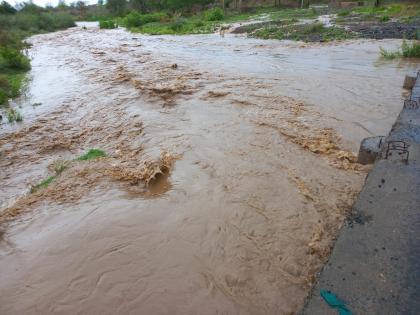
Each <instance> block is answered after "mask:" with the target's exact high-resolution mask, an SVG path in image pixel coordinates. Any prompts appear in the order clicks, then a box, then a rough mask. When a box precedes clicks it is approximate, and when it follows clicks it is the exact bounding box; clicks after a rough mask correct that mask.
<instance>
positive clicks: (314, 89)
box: [0, 27, 415, 314]
mask: <svg viewBox="0 0 420 315" xmlns="http://www.w3.org/2000/svg"><path fill="white" fill-rule="evenodd" d="M30 41H31V42H32V43H33V47H32V49H31V51H30V54H31V56H32V57H33V62H32V64H33V70H32V71H31V73H30V74H29V83H28V87H27V90H26V94H25V95H24V96H23V97H21V98H20V99H18V100H16V101H15V102H14V104H12V106H17V107H20V110H21V112H22V113H23V115H24V121H23V122H22V123H20V124H14V125H11V124H6V123H3V124H2V125H1V131H0V144H1V149H0V150H1V155H0V167H1V174H0V180H1V192H0V202H1V203H0V205H1V209H2V210H1V213H2V214H1V221H2V222H5V223H4V224H3V230H2V231H3V232H2V241H1V246H0V313H1V314H294V313H296V312H298V311H299V309H300V307H301V306H302V303H303V301H304V298H305V296H306V295H307V293H308V292H309V289H310V287H311V284H312V282H313V279H314V274H315V273H316V272H317V271H318V270H319V269H320V268H321V267H322V264H323V263H324V262H325V260H326V259H327V258H328V255H329V252H330V247H331V244H332V241H333V240H334V238H335V236H336V233H337V230H338V228H339V227H340V225H341V224H342V222H343V219H344V217H345V215H346V213H347V212H348V211H349V207H350V206H351V204H352V202H353V200H354V198H355V195H356V194H357V192H358V191H359V190H360V189H361V186H362V184H363V181H364V178H365V176H366V171H367V169H366V168H365V167H362V166H361V165H358V164H356V163H355V155H354V153H355V152H356V151H357V148H358V145H359V141H360V140H361V139H362V138H363V137H366V136H370V135H378V134H385V133H386V132H387V131H388V130H389V128H390V126H391V124H392V123H393V121H394V120H395V118H396V116H397V113H398V112H399V110H400V106H401V99H402V98H403V97H404V95H403V94H404V91H403V90H402V88H401V84H402V81H403V76H404V75H405V74H406V73H407V71H409V70H413V69H414V68H415V64H412V63H409V62H406V63H401V62H398V61H394V62H382V61H380V60H379V59H378V51H379V46H383V47H387V48H393V47H397V46H398V45H399V44H400V41H392V40H391V41H380V42H379V41H366V40H364V41H352V42H345V43H340V44H322V45H320V44H315V45H306V44H296V43H288V42H279V41H261V40H255V39H247V38H245V37H235V36H233V35H226V36H225V37H224V38H220V37H218V36H216V35H202V36H201V35H200V36H159V37H151V36H142V35H138V34H130V33H128V32H126V31H124V30H122V29H117V30H106V31H102V30H98V29H97V28H96V27H89V28H88V29H87V30H82V29H81V28H73V29H70V30H66V31H62V32H57V33H53V34H45V35H38V36H34V37H32V38H31V39H30ZM174 64H177V67H176V66H173V65H174ZM90 148H99V149H102V150H104V151H106V152H107V155H108V156H107V157H106V158H100V159H97V160H92V161H74V158H75V157H77V156H78V155H80V154H82V153H83V152H85V151H86V150H88V149H90ZM57 161H61V162H57ZM63 161H70V162H63ZM57 163H61V165H63V164H65V165H66V167H67V168H66V169H65V170H64V171H62V172H61V173H60V174H59V175H57V178H56V179H55V180H54V181H53V182H52V183H51V184H50V185H49V186H48V187H47V188H45V189H40V190H38V191H37V192H34V193H32V194H31V193H30V192H29V190H30V187H31V185H34V184H36V183H39V182H40V181H42V180H43V179H45V178H47V177H48V176H50V175H53V174H54V168H56V167H54V165H57ZM56 169H57V168H56Z"/></svg>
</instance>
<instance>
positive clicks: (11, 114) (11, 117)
mask: <svg viewBox="0 0 420 315" xmlns="http://www.w3.org/2000/svg"><path fill="white" fill-rule="evenodd" d="M7 120H8V121H9V123H12V122H15V121H17V122H20V121H22V120H23V116H22V114H21V113H20V112H19V111H18V110H17V109H13V108H11V109H9V110H8V111H7Z"/></svg>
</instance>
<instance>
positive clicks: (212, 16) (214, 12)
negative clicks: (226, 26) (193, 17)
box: [204, 8, 225, 21]
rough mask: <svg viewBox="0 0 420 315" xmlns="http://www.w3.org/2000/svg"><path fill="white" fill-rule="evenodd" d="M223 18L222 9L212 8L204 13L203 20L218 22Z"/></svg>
mask: <svg viewBox="0 0 420 315" xmlns="http://www.w3.org/2000/svg"><path fill="white" fill-rule="evenodd" d="M224 17H225V12H224V11H223V9H222V8H214V9H211V10H207V11H205V12H204V19H205V20H207V21H220V20H223V18H224Z"/></svg>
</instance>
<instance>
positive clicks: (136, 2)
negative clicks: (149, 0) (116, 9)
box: [129, 0, 147, 12]
mask: <svg viewBox="0 0 420 315" xmlns="http://www.w3.org/2000/svg"><path fill="white" fill-rule="evenodd" d="M129 1H130V2H129V3H130V8H131V9H134V10H136V11H140V12H144V11H146V9H147V7H146V0H129Z"/></svg>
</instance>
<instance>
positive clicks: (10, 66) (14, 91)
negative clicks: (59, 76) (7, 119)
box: [0, 2, 75, 105]
mask: <svg viewBox="0 0 420 315" xmlns="http://www.w3.org/2000/svg"><path fill="white" fill-rule="evenodd" d="M72 26H75V24H74V21H73V18H72V17H71V16H70V15H69V14H67V13H62V12H52V11H51V12H50V11H48V10H47V9H44V8H41V7H38V6H36V5H35V4H31V3H29V2H28V3H25V4H24V5H22V7H21V8H20V10H19V11H17V10H16V9H14V8H13V7H11V6H10V5H8V4H7V3H6V2H2V3H1V4H0V105H1V104H4V103H6V102H7V100H8V99H10V98H13V97H16V96H18V95H19V92H20V89H21V86H22V82H23V80H24V78H25V73H26V72H27V71H28V70H30V68H31V65H30V60H29V58H28V57H27V54H26V53H25V51H26V49H27V48H28V47H29V46H28V44H27V43H25V42H24V38H25V37H27V36H30V35H33V34H38V33H46V32H52V31H56V30H60V29H65V28H68V27H72Z"/></svg>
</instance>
